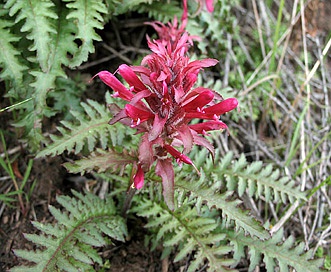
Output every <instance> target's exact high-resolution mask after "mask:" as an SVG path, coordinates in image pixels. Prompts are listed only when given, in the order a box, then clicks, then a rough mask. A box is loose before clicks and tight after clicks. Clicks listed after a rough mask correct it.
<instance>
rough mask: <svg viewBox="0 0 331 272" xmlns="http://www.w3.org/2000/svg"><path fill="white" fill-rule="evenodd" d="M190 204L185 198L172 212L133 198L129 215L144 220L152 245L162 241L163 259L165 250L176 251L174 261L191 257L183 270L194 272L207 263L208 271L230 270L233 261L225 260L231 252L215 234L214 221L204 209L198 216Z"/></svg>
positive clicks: (224, 240)
mask: <svg viewBox="0 0 331 272" xmlns="http://www.w3.org/2000/svg"><path fill="white" fill-rule="evenodd" d="M194 204H195V203H194V201H190V202H188V200H187V199H186V200H185V201H184V202H183V203H181V205H180V207H178V208H177V209H176V210H175V211H171V210H169V209H168V208H166V206H165V205H160V204H159V202H156V201H152V200H148V199H141V198H140V199H139V198H138V199H137V201H135V206H136V207H135V208H134V209H133V210H132V212H136V213H137V214H138V215H140V216H143V217H146V218H148V223H147V225H145V227H146V228H150V229H153V230H154V231H155V236H154V239H155V240H154V241H153V243H158V241H159V240H163V246H164V247H165V250H164V255H163V257H165V256H166V254H167V252H168V250H167V249H168V248H177V252H176V257H175V259H174V261H175V262H177V261H180V260H182V259H184V258H185V257H187V256H188V255H190V254H192V255H193V258H194V260H193V261H192V262H190V265H189V267H188V268H187V271H197V270H199V268H201V267H202V266H203V265H204V263H205V261H206V260H207V261H208V271H231V270H230V269H229V266H230V265H232V264H233V260H231V259H227V258H225V256H226V255H227V254H228V253H229V252H231V251H232V247H230V246H229V245H228V243H227V242H228V241H227V239H226V236H225V235H224V234H219V233H217V232H215V230H216V228H217V226H218V224H219V223H218V222H217V220H215V219H214V218H212V216H209V212H208V210H206V209H204V212H201V213H200V214H199V213H198V212H197V209H196V208H194Z"/></svg>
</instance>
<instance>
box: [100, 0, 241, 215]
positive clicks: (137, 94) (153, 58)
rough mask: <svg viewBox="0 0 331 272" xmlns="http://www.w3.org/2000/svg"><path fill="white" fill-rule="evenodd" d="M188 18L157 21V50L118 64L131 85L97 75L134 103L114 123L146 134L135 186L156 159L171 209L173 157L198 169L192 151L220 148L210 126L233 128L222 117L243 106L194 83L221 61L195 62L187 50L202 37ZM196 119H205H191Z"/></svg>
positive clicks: (153, 48)
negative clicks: (210, 137) (190, 28)
mask: <svg viewBox="0 0 331 272" xmlns="http://www.w3.org/2000/svg"><path fill="white" fill-rule="evenodd" d="M208 2H209V1H208ZM185 23H186V22H185V20H184V21H183V22H182V26H179V25H178V22H177V20H175V21H174V23H173V24H170V23H169V24H167V25H164V24H162V23H160V22H155V23H151V25H152V26H153V27H154V28H155V29H156V31H157V32H158V34H159V37H160V39H158V40H151V39H149V38H148V45H149V48H150V49H151V51H152V53H151V54H150V55H147V56H146V57H145V58H144V59H143V60H142V63H141V66H128V65H126V64H122V65H120V66H119V68H118V73H119V74H120V75H121V76H122V78H123V79H124V80H125V81H126V82H127V84H128V87H126V86H125V85H124V84H122V83H121V82H120V81H119V80H118V79H117V78H116V77H115V76H114V75H113V74H111V73H109V72H107V71H101V72H99V73H98V74H97V75H98V76H99V77H100V79H101V80H102V81H103V82H104V83H105V84H107V85H108V86H109V87H111V88H112V89H113V90H114V95H113V96H115V97H119V98H121V99H123V100H125V101H127V102H128V103H127V104H126V105H125V107H124V108H123V109H119V108H118V107H117V106H113V107H111V108H112V109H113V113H114V117H113V118H112V119H111V120H110V124H114V123H116V122H121V123H123V124H125V125H127V126H130V127H132V128H135V129H136V130H137V133H142V134H143V135H142V138H141V143H140V146H139V150H138V160H139V161H138V162H137V165H138V167H137V171H136V174H135V175H134V177H133V185H134V186H135V187H136V188H137V189H140V188H142V187H143V185H144V173H146V172H148V171H149V170H150V169H151V167H152V165H153V164H154V163H155V172H156V174H157V175H159V176H160V177H161V179H162V185H163V195H164V198H165V201H166V203H167V204H168V206H169V208H171V209H173V208H174V199H173V197H174V169H173V159H172V158H174V159H175V160H176V161H177V163H178V164H182V163H185V164H189V165H192V166H193V167H194V168H195V166H194V164H193V162H192V160H191V159H190V158H189V157H188V155H187V154H188V153H189V152H190V151H191V149H192V147H193V145H195V144H197V145H201V146H204V147H206V148H207V149H208V150H209V151H210V152H211V153H213V152H214V148H213V146H212V144H210V143H209V142H208V141H207V140H206V139H205V138H204V135H205V134H206V133H207V132H208V131H212V130H225V129H227V126H226V124H224V123H223V122H221V121H220V120H219V119H220V116H221V115H222V114H224V113H227V112H229V111H231V110H233V109H235V108H236V107H237V105H238V101H237V99H235V98H228V99H225V100H223V99H222V97H221V96H220V95H219V94H217V93H216V92H214V91H213V90H211V89H207V88H203V87H196V88H194V87H193V86H194V84H195V83H196V81H197V77H198V73H199V72H200V71H201V70H202V69H203V68H206V67H210V66H214V65H216V64H217V63H218V61H217V60H215V59H204V60H194V61H190V59H189V57H188V56H187V51H188V49H189V47H190V46H191V45H192V40H193V39H196V37H192V36H189V35H188V33H187V32H186V31H185V30H184V28H183V25H184V26H185ZM217 100H218V101H217ZM192 119H200V120H202V122H200V123H197V124H191V121H192ZM195 169H196V168H195ZM196 170H197V169H196ZM197 171H198V170H197Z"/></svg>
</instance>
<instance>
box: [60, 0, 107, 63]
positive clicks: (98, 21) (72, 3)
mask: <svg viewBox="0 0 331 272" xmlns="http://www.w3.org/2000/svg"><path fill="white" fill-rule="evenodd" d="M65 2H68V4H67V5H66V6H67V8H69V9H71V12H70V13H69V14H68V15H67V16H66V19H73V20H74V22H75V25H76V27H77V33H76V35H75V39H79V40H80V41H81V43H82V45H81V46H80V47H79V48H78V51H76V52H75V53H74V55H73V59H72V61H71V63H70V66H71V67H75V66H78V65H80V64H81V63H82V62H84V61H86V60H87V58H88V55H89V53H94V46H93V41H101V38H100V36H99V35H98V34H97V33H96V32H95V30H96V29H103V22H104V19H103V14H107V12H108V10H107V7H106V5H105V4H104V3H103V2H102V1H93V0H65Z"/></svg>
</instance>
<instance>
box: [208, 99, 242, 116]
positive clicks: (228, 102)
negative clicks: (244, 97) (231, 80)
mask: <svg viewBox="0 0 331 272" xmlns="http://www.w3.org/2000/svg"><path fill="white" fill-rule="evenodd" d="M237 106H238V100H237V99H236V98H228V99H225V100H223V101H222V102H220V103H217V104H215V105H213V106H210V107H208V108H205V109H204V111H205V113H206V114H216V115H222V114H224V113H226V112H229V111H232V110H233V109H235V108H236V107H237Z"/></svg>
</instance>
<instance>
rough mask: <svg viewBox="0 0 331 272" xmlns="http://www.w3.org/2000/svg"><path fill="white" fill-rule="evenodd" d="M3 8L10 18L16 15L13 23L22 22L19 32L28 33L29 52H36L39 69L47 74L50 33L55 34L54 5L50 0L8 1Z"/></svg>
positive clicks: (55, 15) (55, 16) (55, 17)
mask: <svg viewBox="0 0 331 272" xmlns="http://www.w3.org/2000/svg"><path fill="white" fill-rule="evenodd" d="M5 8H7V9H10V12H9V15H10V16H14V15H15V14H17V16H16V20H15V23H18V22H20V21H21V20H24V24H23V26H22V28H21V31H22V32H28V35H27V36H26V37H27V38H28V39H29V40H32V41H33V45H32V46H31V47H30V48H29V50H31V51H36V52H37V59H38V62H39V64H40V67H41V68H42V70H43V72H47V70H48V63H49V56H50V51H51V47H52V43H51V33H53V34H54V33H56V30H55V27H54V23H53V22H54V21H52V20H55V19H57V18H58V16H57V14H56V13H55V11H54V3H53V2H52V1H50V0H45V1H38V0H31V1H25V0H17V1H16V0H9V1H7V3H6V5H5Z"/></svg>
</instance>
